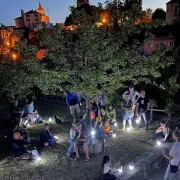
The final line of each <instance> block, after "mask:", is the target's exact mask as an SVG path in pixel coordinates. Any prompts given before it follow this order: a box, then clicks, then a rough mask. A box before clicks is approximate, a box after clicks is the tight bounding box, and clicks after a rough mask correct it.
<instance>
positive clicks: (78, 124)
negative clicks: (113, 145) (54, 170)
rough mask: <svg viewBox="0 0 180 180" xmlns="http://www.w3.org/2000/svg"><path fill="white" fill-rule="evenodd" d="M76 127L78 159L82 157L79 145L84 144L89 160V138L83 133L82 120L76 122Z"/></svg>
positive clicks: (75, 146) (75, 145)
mask: <svg viewBox="0 0 180 180" xmlns="http://www.w3.org/2000/svg"><path fill="white" fill-rule="evenodd" d="M75 129H76V131H77V135H76V137H75V141H74V148H75V151H76V159H77V160H78V159H80V155H79V145H83V150H84V152H85V154H86V159H85V161H88V160H89V148H88V140H87V139H86V136H85V134H84V133H83V129H82V124H81V122H76V124H75Z"/></svg>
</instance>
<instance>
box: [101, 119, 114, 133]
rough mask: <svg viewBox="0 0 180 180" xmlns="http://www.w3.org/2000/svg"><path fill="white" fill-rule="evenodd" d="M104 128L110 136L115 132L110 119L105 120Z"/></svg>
mask: <svg viewBox="0 0 180 180" xmlns="http://www.w3.org/2000/svg"><path fill="white" fill-rule="evenodd" d="M102 130H103V132H104V133H105V134H106V135H108V136H110V135H111V134H112V133H113V130H112V128H111V126H110V122H109V121H108V120H107V121H105V123H104V125H103V126H102Z"/></svg>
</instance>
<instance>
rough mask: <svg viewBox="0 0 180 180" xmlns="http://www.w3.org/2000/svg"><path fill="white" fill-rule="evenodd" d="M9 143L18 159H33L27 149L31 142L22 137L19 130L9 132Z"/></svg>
mask: <svg viewBox="0 0 180 180" xmlns="http://www.w3.org/2000/svg"><path fill="white" fill-rule="evenodd" d="M8 142H9V145H10V147H11V148H12V151H13V153H14V156H15V158H16V159H24V160H26V159H27V160H28V159H31V157H30V155H29V154H28V153H27V148H28V147H29V146H30V145H29V142H28V141H27V140H26V138H24V137H23V136H22V135H21V132H20V131H18V128H15V129H13V130H10V131H9V132H8Z"/></svg>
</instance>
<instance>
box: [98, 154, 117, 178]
mask: <svg viewBox="0 0 180 180" xmlns="http://www.w3.org/2000/svg"><path fill="white" fill-rule="evenodd" d="M119 164H120V163H119V162H118V163H117V164H116V165H115V166H114V167H112V166H111V157H110V156H108V155H105V156H104V157H103V160H102V165H101V173H102V176H101V180H115V179H116V176H115V175H114V174H111V172H114V171H116V168H117V166H119Z"/></svg>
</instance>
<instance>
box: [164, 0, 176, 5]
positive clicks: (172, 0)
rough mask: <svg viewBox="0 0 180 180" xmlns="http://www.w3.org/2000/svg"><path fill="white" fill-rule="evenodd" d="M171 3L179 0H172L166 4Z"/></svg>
mask: <svg viewBox="0 0 180 180" xmlns="http://www.w3.org/2000/svg"><path fill="white" fill-rule="evenodd" d="M170 3H178V0H171V1H169V2H167V3H166V4H170Z"/></svg>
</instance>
